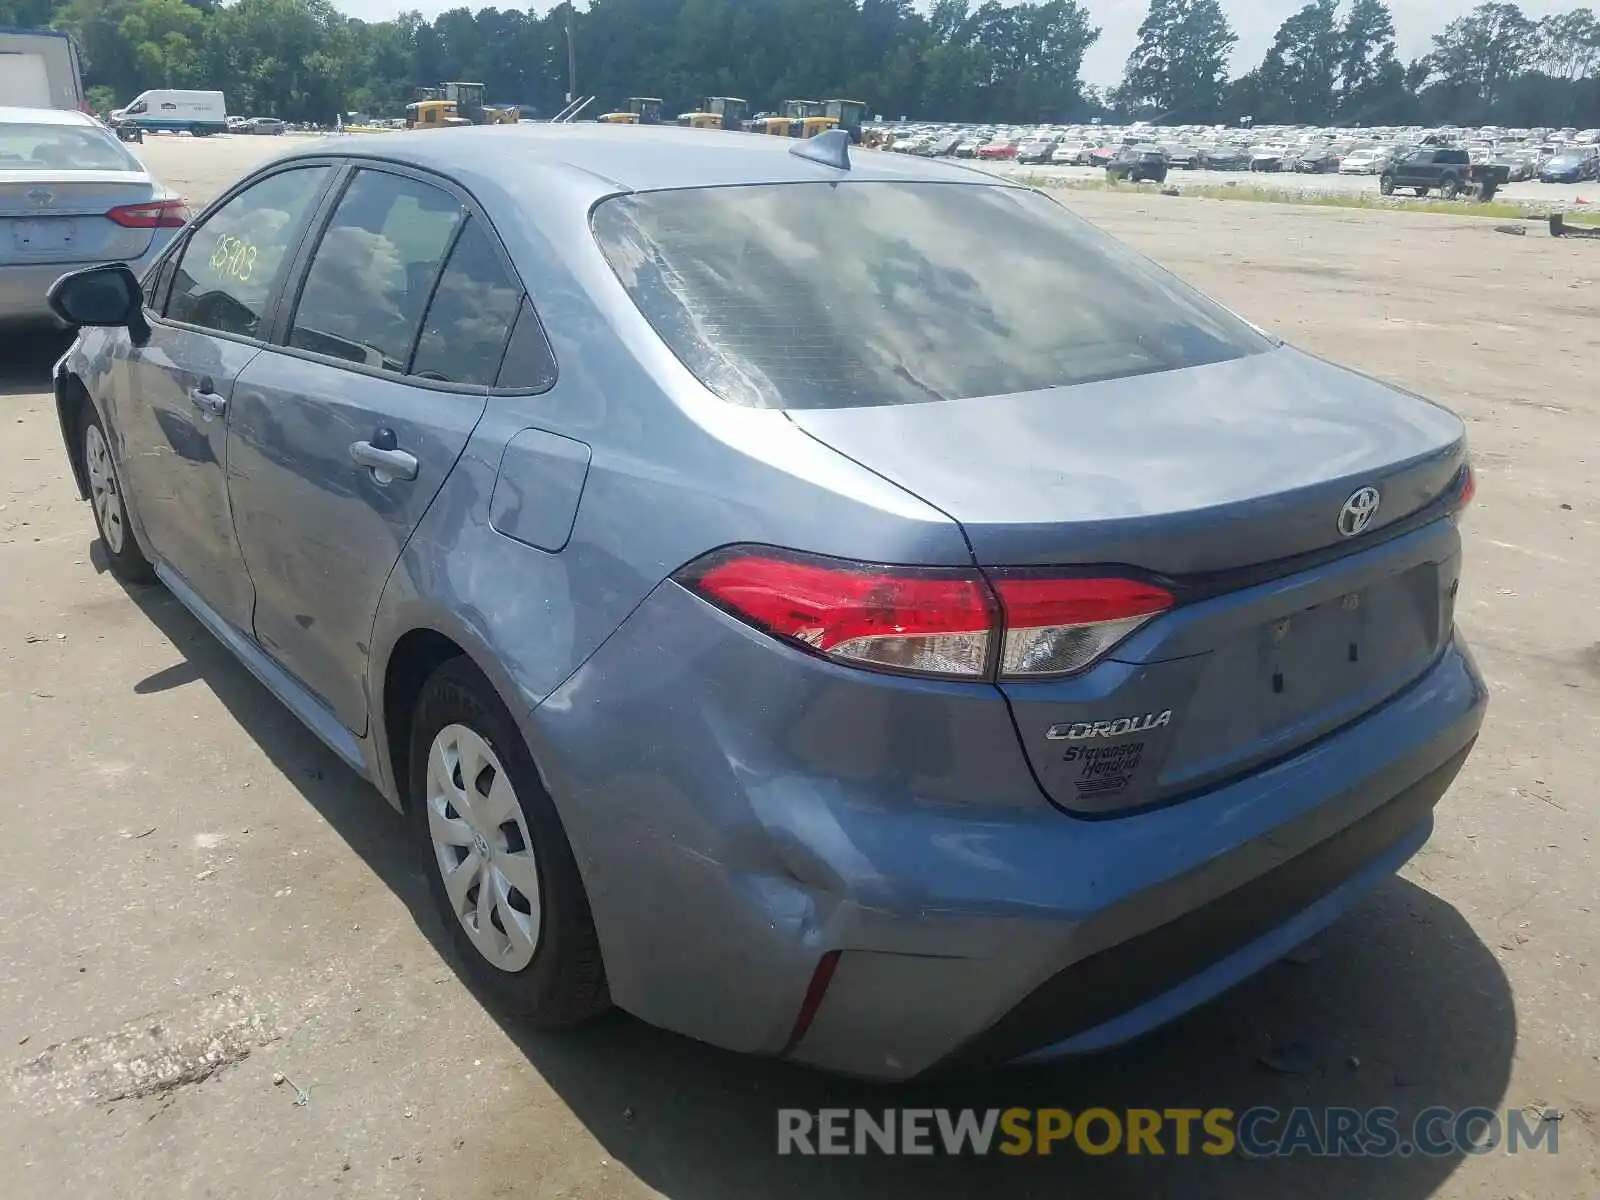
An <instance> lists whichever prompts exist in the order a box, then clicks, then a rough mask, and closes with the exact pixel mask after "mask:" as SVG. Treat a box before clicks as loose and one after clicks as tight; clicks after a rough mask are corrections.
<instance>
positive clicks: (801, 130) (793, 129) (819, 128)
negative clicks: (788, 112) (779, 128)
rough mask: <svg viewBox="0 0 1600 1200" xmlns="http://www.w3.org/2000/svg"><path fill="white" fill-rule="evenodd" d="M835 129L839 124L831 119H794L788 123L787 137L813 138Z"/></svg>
mask: <svg viewBox="0 0 1600 1200" xmlns="http://www.w3.org/2000/svg"><path fill="white" fill-rule="evenodd" d="M837 128H839V122H838V121H837V120H836V119H835V118H833V117H796V118H794V119H793V120H792V121H790V122H789V136H790V137H793V138H814V137H816V136H817V134H819V133H827V132H828V130H830V129H837Z"/></svg>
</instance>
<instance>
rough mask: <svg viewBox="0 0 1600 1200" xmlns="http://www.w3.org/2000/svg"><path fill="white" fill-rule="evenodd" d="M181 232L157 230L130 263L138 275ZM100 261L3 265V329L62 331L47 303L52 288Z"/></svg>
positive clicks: (0, 317)
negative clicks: (22, 327)
mask: <svg viewBox="0 0 1600 1200" xmlns="http://www.w3.org/2000/svg"><path fill="white" fill-rule="evenodd" d="M177 232H178V231H177V230H175V229H157V230H156V231H155V236H154V237H152V238H151V239H150V245H149V246H148V247H147V248H146V249H145V252H144V253H143V254H141V255H140V256H139V257H138V258H135V259H131V260H111V261H127V263H128V266H129V267H131V268H132V269H133V273H134V274H135V275H139V276H141V277H142V276H143V275H144V273H145V271H146V270H148V269H149V267H150V264H151V263H152V262H154V261H155V258H156V256H157V255H158V254H160V253H161V251H162V250H164V249H165V248H166V246H167V243H168V242H170V241H171V240H172V237H173V235H174V234H175V233H177ZM99 262H100V260H98V259H96V260H91V261H89V262H68V263H30V264H27V265H25V266H3V265H0V325H34V324H48V325H54V326H55V327H56V328H58V329H59V328H63V326H62V324H61V322H60V321H59V320H57V319H56V316H55V314H54V313H52V312H51V311H50V305H49V304H48V303H47V302H46V301H45V297H46V296H47V295H49V292H50V285H51V284H53V283H55V281H56V280H58V279H60V278H61V277H62V276H63V275H67V274H70V273H71V272H73V271H81V270H83V269H84V268H85V267H93V266H97V265H99Z"/></svg>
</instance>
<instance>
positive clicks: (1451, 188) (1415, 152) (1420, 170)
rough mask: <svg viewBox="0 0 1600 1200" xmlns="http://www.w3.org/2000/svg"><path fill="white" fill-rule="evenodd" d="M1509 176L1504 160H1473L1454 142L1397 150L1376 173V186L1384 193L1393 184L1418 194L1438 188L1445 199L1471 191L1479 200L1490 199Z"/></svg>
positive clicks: (1389, 193) (1390, 188)
mask: <svg viewBox="0 0 1600 1200" xmlns="http://www.w3.org/2000/svg"><path fill="white" fill-rule="evenodd" d="M1510 177H1511V168H1509V167H1508V166H1506V165H1505V164H1504V163H1474V162H1473V161H1472V158H1471V156H1470V155H1469V154H1468V153H1467V152H1466V151H1465V150H1461V149H1457V148H1455V147H1453V146H1418V147H1416V148H1415V149H1412V150H1407V151H1405V152H1403V153H1402V154H1400V156H1399V157H1397V158H1396V159H1395V160H1394V161H1393V162H1392V163H1390V164H1389V165H1388V166H1387V167H1385V168H1384V169H1383V173H1382V174H1380V175H1379V176H1378V190H1379V191H1381V192H1382V193H1383V194H1384V195H1385V196H1390V195H1393V194H1394V191H1395V189H1396V188H1412V189H1414V190H1415V191H1416V193H1417V195H1419V196H1426V195H1427V194H1428V193H1429V192H1431V191H1437V192H1438V193H1439V194H1440V195H1442V196H1443V197H1444V198H1445V199H1446V200H1454V199H1455V198H1456V197H1457V196H1460V195H1461V194H1462V193H1463V192H1471V193H1472V194H1473V197H1474V198H1475V199H1478V200H1489V199H1492V198H1493V197H1494V194H1495V192H1497V191H1499V189H1500V188H1501V187H1502V186H1504V185H1505V183H1506V182H1507V181H1508V180H1509V179H1510Z"/></svg>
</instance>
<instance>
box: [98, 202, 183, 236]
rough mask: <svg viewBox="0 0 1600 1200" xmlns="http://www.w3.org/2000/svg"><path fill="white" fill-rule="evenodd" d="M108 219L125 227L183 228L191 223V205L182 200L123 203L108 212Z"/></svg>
mask: <svg viewBox="0 0 1600 1200" xmlns="http://www.w3.org/2000/svg"><path fill="white" fill-rule="evenodd" d="M106 219H107V220H110V221H115V222H116V223H117V224H118V225H121V226H123V227H124V228H125V229H181V228H182V227H183V226H185V225H187V224H188V223H189V206H188V205H187V204H185V203H184V202H183V201H182V200H152V201H151V202H150V203H148V204H123V205H119V206H118V207H116V208H113V209H112V210H111V211H110V212H108V213H106Z"/></svg>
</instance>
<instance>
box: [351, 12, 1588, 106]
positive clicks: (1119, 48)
mask: <svg viewBox="0 0 1600 1200" xmlns="http://www.w3.org/2000/svg"><path fill="white" fill-rule="evenodd" d="M1081 2H1082V3H1084V4H1086V5H1087V7H1088V9H1089V15H1090V16H1091V17H1092V18H1093V20H1094V22H1095V24H1097V25H1099V26H1100V29H1101V33H1100V40H1099V41H1098V42H1096V43H1095V45H1094V46H1093V47H1091V48H1090V50H1089V55H1088V57H1087V58H1086V59H1085V60H1084V66H1083V76H1084V78H1085V79H1086V80H1088V81H1089V82H1090V83H1097V84H1114V83H1116V82H1117V81H1118V80H1119V79H1121V78H1122V68H1123V64H1124V63H1126V62H1127V59H1128V52H1129V51H1130V50H1132V49H1133V43H1134V39H1135V37H1136V35H1137V33H1138V29H1139V22H1140V21H1142V20H1143V19H1144V14H1145V10H1146V8H1147V6H1148V3H1149V0H1081ZM1580 2H1582V0H1571V2H1570V3H1563V2H1562V0H1524V3H1523V4H1522V10H1523V11H1524V12H1526V13H1527V14H1528V15H1529V16H1530V17H1535V18H1537V17H1541V16H1543V15H1545V14H1546V13H1549V12H1555V11H1561V10H1564V9H1568V8H1573V7H1577V6H1578V4H1579V3H1580ZM334 3H335V4H336V6H337V7H339V8H341V9H343V10H344V11H345V12H347V13H349V14H350V15H351V16H354V17H361V18H363V19H364V20H368V21H382V20H387V19H388V18H390V17H393V16H394V15H395V14H396V13H398V12H400V11H401V10H402V9H409V8H415V9H418V10H420V11H421V12H422V13H423V14H424V15H425V16H430V17H431V16H433V15H434V14H435V13H439V12H443V11H444V10H445V9H448V8H458V7H461V3H462V0H454V2H452V0H422V2H421V3H410V4H400V3H395V2H394V0H334ZM916 3H917V7H918V8H922V9H926V8H927V7H928V0H916ZM1304 3H1305V0H1222V7H1223V11H1224V12H1226V13H1227V14H1228V19H1229V20H1230V21H1232V22H1233V27H1234V30H1235V31H1236V32H1237V33H1238V34H1239V44H1238V46H1237V47H1236V48H1235V49H1234V55H1233V69H1234V74H1236V75H1239V74H1243V73H1244V72H1245V71H1247V70H1249V69H1250V68H1251V67H1253V66H1254V65H1255V64H1256V63H1258V62H1260V61H1261V56H1262V55H1263V54H1265V53H1266V51H1267V47H1268V46H1269V45H1271V44H1272V35H1273V34H1274V33H1276V32H1277V31H1278V26H1279V25H1280V24H1282V22H1283V19H1284V18H1285V17H1287V16H1289V15H1290V14H1291V13H1293V12H1294V11H1295V10H1296V9H1298V8H1299V7H1300V6H1301V5H1302V4H1304ZM578 6H579V9H580V10H581V9H582V8H583V6H584V0H578ZM467 7H470V8H473V9H474V10H476V9H477V8H480V7H483V5H482V4H480V3H478V2H476V0H468V4H467ZM498 7H502V8H516V7H521V5H519V4H518V3H517V2H516V0H501V3H500V4H499V5H498ZM534 7H535V8H538V9H540V10H541V11H542V10H544V9H546V8H549V7H550V5H549V4H548V3H546V2H544V0H535V4H534ZM1389 7H1390V11H1392V12H1393V13H1394V24H1395V33H1396V36H1397V37H1398V39H1399V42H1400V57H1401V58H1402V59H1403V60H1409V59H1412V58H1415V57H1416V56H1417V55H1419V54H1422V53H1424V52H1426V51H1427V50H1428V49H1429V47H1430V45H1431V43H1430V42H1429V38H1430V37H1432V35H1433V34H1435V33H1437V32H1438V31H1439V30H1441V29H1443V28H1444V27H1445V25H1446V24H1447V23H1448V22H1450V21H1452V20H1454V19H1455V18H1456V17H1459V16H1460V15H1461V14H1463V13H1465V12H1467V11H1468V10H1469V9H1471V8H1472V7H1473V3H1472V0H1391V2H1390V5H1389ZM641 86H642V85H641Z"/></svg>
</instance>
